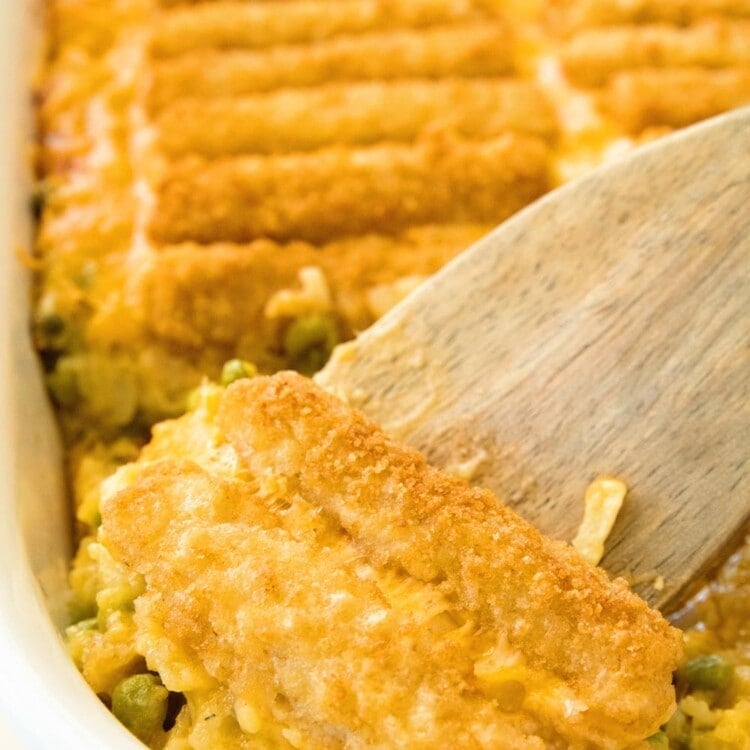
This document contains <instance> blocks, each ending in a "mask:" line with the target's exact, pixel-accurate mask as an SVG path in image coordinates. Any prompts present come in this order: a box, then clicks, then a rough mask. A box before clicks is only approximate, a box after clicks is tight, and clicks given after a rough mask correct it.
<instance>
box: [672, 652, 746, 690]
mask: <svg viewBox="0 0 750 750" xmlns="http://www.w3.org/2000/svg"><path fill="white" fill-rule="evenodd" d="M678 674H679V675H680V676H681V677H683V678H684V679H685V681H686V682H687V683H688V684H689V685H690V687H692V688H695V689H696V690H726V688H727V687H729V683H730V682H731V681H732V676H733V675H734V667H733V666H732V665H731V664H730V663H729V662H728V661H727V660H726V659H725V658H724V657H723V656H719V655H718V654H709V655H707V656H697V657H696V658H694V659H689V660H688V661H686V662H685V663H684V664H683V665H682V666H681V667H680V669H679V670H678Z"/></svg>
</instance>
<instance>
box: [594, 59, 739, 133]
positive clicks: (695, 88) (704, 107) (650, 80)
mask: <svg viewBox="0 0 750 750" xmlns="http://www.w3.org/2000/svg"><path fill="white" fill-rule="evenodd" d="M749 102H750V67H744V68H732V69H728V70H704V69H702V68H682V69H670V68H665V69H645V70H640V71H633V72H623V73H619V74H617V75H616V76H614V77H613V78H612V79H611V81H610V83H609V86H608V88H607V91H606V95H605V103H606V106H607V108H608V110H609V111H610V112H611V113H612V115H613V116H614V117H615V118H617V120H618V121H619V122H620V123H621V124H622V125H623V126H624V127H626V128H627V129H628V130H630V131H631V132H633V133H637V132H639V131H640V130H643V129H644V128H646V127H649V126H652V125H671V126H673V127H682V126H685V125H690V124H691V123H694V122H697V121H698V120H702V119H704V118H706V117H711V116H712V115H717V114H719V113H721V112H725V111H726V110H729V109H732V108H733V107H739V106H740V105H742V104H747V103H749Z"/></svg>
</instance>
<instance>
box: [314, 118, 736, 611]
mask: <svg viewBox="0 0 750 750" xmlns="http://www.w3.org/2000/svg"><path fill="white" fill-rule="evenodd" d="M319 380H320V381H321V382H322V383H323V384H325V385H327V386H330V387H333V388H334V389H337V390H338V391H339V392H340V393H343V394H344V395H346V396H347V397H348V398H349V400H350V402H351V403H352V404H353V405H355V406H359V407H360V408H362V409H364V410H365V411H366V412H367V413H368V414H370V415H371V416H372V417H374V418H375V419H376V420H378V421H380V422H381V423H382V424H383V425H384V426H385V427H386V428H387V429H389V430H391V431H392V432H394V433H396V434H398V436H399V437H401V438H404V439H406V440H407V441H408V442H410V443H411V444H413V445H415V446H417V447H419V448H420V449H422V450H424V451H425V452H426V453H427V455H428V456H429V458H430V459H431V460H432V461H433V462H434V463H436V464H438V465H444V466H445V465H454V464H457V463H461V462H466V465H471V464H472V462H474V463H475V464H476V472H475V476H474V481H476V482H477V483H478V484H481V485H484V486H487V487H490V488H491V489H493V490H495V491H497V492H498V493H499V494H500V496H501V497H503V498H505V499H506V501H508V502H509V503H510V504H511V505H512V506H514V507H515V508H516V510H517V511H518V512H519V513H520V514H521V515H523V516H525V517H526V518H527V519H529V520H530V521H532V522H533V523H534V524H536V525H537V526H538V527H539V528H540V529H542V530H543V531H544V532H545V533H547V534H549V535H551V536H553V537H557V538H561V539H565V540H570V539H572V538H573V536H574V535H575V532H576V529H577V528H578V525H579V523H580V521H581V517H582V513H583V500H582V498H583V495H584V491H585V488H586V486H587V485H588V483H589V482H590V481H591V480H592V479H593V478H594V477H596V476H597V475H599V474H609V475H614V476H616V477H619V478H621V479H622V480H624V481H625V482H626V484H627V485H628V487H629V494H628V497H627V499H626V501H625V505H624V508H623V510H622V512H621V515H620V517H619V518H618V521H617V523H616V525H615V527H614V529H613V532H612V534H611V536H610V538H609V541H608V544H607V552H606V555H605V557H604V559H603V561H602V565H603V566H604V567H605V569H607V570H608V571H609V572H610V573H612V574H618V575H619V574H629V575H630V576H632V577H633V580H634V581H635V582H636V584H635V586H634V588H636V590H637V591H638V592H639V593H640V594H641V595H643V596H644V597H645V598H646V599H648V600H649V601H650V602H651V603H652V604H654V605H655V606H658V607H660V608H662V609H663V610H665V611H668V610H669V609H670V608H671V607H674V606H675V604H676V603H677V602H678V601H679V600H680V598H681V597H683V596H685V594H686V589H687V588H688V586H689V584H691V583H692V584H693V585H694V584H695V583H696V582H699V581H701V579H702V576H704V575H705V574H706V573H707V571H709V570H710V568H711V567H712V566H713V565H715V564H716V563H717V562H718V561H720V559H721V558H722V556H724V555H727V554H729V552H731V550H732V548H733V545H735V544H736V543H737V542H738V541H739V539H740V536H741V534H742V533H743V531H744V530H745V527H746V524H747V522H748V520H749V519H750V109H745V110H740V111H736V112H733V113H730V114H728V115H725V116H722V117H719V118H716V119H714V120H712V121H709V122H707V123H704V124H702V125H699V126H696V127H693V128H690V129H688V130H685V131H682V132H681V133H679V134H677V135H674V136H670V137H668V138H665V139H663V140H660V141H659V142H657V143H655V144H653V145H650V146H647V147H644V148H642V149H639V150H637V151H636V152H634V154H633V155H632V156H631V157H629V158H626V159H623V160H622V161H619V162H617V163H615V164H612V165H611V166H606V167H603V168H601V169H599V170H598V171H596V172H594V173H592V174H591V175H589V176H587V177H586V178H584V179H582V180H580V181H578V182H575V183H572V184H569V185H567V186H565V187H563V188H561V189H559V190H557V191H555V192H554V193H551V194H550V195H548V196H547V197H545V198H544V199H542V200H540V201H539V202H537V203H536V204H534V205H532V206H530V207H529V208H527V209H526V210H524V211H522V212H521V213H519V214H517V215H516V216H515V217H513V218H512V219H511V220H509V221H507V222H506V223H505V224H503V225H502V226H500V227H499V228H498V229H497V230H495V231H494V232H493V233H491V234H490V235H488V236H487V237H485V238H484V239H482V240H481V241H480V242H478V243H477V244H476V245H474V246H473V247H472V248H471V249H469V250H468V251H467V252H465V253H464V254H463V255H461V256H460V257H459V258H457V259H456V260H455V261H453V262H452V263H451V264H449V265H448V266H447V267H446V268H445V269H444V270H442V271H441V272H440V273H438V274H437V275H436V276H435V277H434V278H432V279H431V280H430V281H429V282H428V283H426V284H424V285H423V286H422V287H421V288H419V289H418V290H417V291H416V292H415V293H414V294H412V295H411V296H410V297H409V298H408V299H406V300H405V301H404V302H402V303H401V304H400V305H398V306H397V307H396V308H394V309H393V310H392V311H391V312H390V313H389V314H388V315H386V316H385V317H384V318H383V319H381V320H380V321H379V322H378V323H376V324H375V325H374V326H373V327H372V328H370V329H369V330H367V331H365V332H364V333H363V334H361V335H360V336H359V338H357V339H356V341H354V342H352V343H351V344H348V345H344V346H343V347H340V348H339V349H338V350H337V351H336V352H335V354H334V356H333V358H332V360H331V362H330V363H329V365H328V366H327V367H326V368H325V370H324V371H323V372H322V373H321V374H320V375H319ZM662 583H663V585H661V584H662Z"/></svg>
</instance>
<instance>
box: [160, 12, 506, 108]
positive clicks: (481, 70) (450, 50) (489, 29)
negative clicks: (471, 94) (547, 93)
mask: <svg viewBox="0 0 750 750" xmlns="http://www.w3.org/2000/svg"><path fill="white" fill-rule="evenodd" d="M513 46H514V45H513V37H512V34H511V33H510V30H509V27H508V24H506V23H504V22H501V21H500V20H499V19H485V20H482V21H479V22H470V23H463V24H456V25H455V26H437V27H435V28H427V29H420V30H411V29H396V30H390V31H384V32H383V31H381V32H373V33H366V34H358V35H356V36H343V37H336V38H333V39H327V40H322V41H318V42H317V43H315V44H300V45H289V46H285V45H280V46H278V47H271V48H269V49H263V50H225V51H218V50H213V49H206V50H196V51H195V52H194V53H193V54H190V55H185V56H182V57H176V58H169V59H166V60H160V59H157V60H155V61H154V67H153V82H152V84H151V90H150V92H149V102H150V106H151V108H152V109H153V110H159V109H161V108H162V107H164V106H165V105H167V104H169V103H170V102H172V101H174V100H175V99H178V98H180V97H183V96H196V97H204V98H215V97H223V96H239V95H242V94H253V93H259V92H265V91H271V90H273V89H277V88H285V87H291V86H294V87H303V86H316V85H319V84H322V83H330V82H333V81H364V80H383V81H386V80H393V79H398V78H441V77H443V76H495V75H503V74H506V73H510V72H511V71H512V69H513V51H514V50H513Z"/></svg>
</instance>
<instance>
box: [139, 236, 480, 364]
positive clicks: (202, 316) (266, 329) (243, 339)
mask: <svg viewBox="0 0 750 750" xmlns="http://www.w3.org/2000/svg"><path fill="white" fill-rule="evenodd" d="M487 229H489V227H487V226H482V225H476V226H475V225H467V226H451V225H441V226H435V227H423V228H417V229H414V230H411V231H409V232H407V233H406V234H404V235H402V236H400V237H397V238H390V237H384V236H380V235H369V236H365V237H357V238H353V239H349V240H341V241H338V242H333V243H330V244H328V245H324V246H317V247H316V246H312V245H308V244H305V243H302V242H293V243H289V244H287V245H278V244H276V243H274V242H270V241H268V240H258V241H256V242H254V243H252V244H250V245H209V246H196V245H182V246H175V247H170V248H166V249H164V250H163V251H161V252H160V253H159V254H158V255H157V256H155V257H154V258H153V260H152V261H151V263H150V264H149V265H148V267H147V268H146V269H144V271H143V274H142V276H140V278H138V279H137V283H136V287H135V291H134V295H133V300H134V309H135V314H136V316H137V317H138V319H139V320H140V321H141V323H142V325H143V326H144V328H145V329H146V331H147V333H148V335H149V337H154V338H156V339H159V340H162V341H165V342H167V343H168V344H169V345H170V346H178V347H180V348H181V349H182V350H183V351H184V350H185V349H199V348H205V347H217V346H218V347H223V348H224V349H225V350H226V351H227V355H228V356H232V355H236V356H242V357H244V358H245V359H250V360H252V361H254V362H255V363H256V364H257V365H259V366H261V367H264V368H265V367H267V366H268V364H270V363H273V362H277V361H278V357H277V356H275V355H274V350H276V349H277V348H278V323H277V322H276V321H273V320H269V319H268V318H267V317H266V316H265V315H264V307H265V305H266V303H267V302H268V300H269V298H270V297H271V296H272V295H273V294H274V293H275V292H277V291H279V290H280V289H282V288H289V287H292V288H293V287H295V286H296V285H297V273H298V272H299V270H300V269H301V268H303V267H304V266H318V267H319V268H321V269H322V270H323V272H324V274H325V277H326V280H327V281H328V283H329V286H330V288H331V293H332V298H333V303H334V306H335V307H334V309H335V310H336V313H337V317H338V318H339V323H340V327H341V333H342V334H343V335H345V336H347V337H348V336H350V335H351V334H352V333H354V332H356V331H359V330H362V329H364V328H365V327H366V326H368V325H369V324H370V323H372V322H373V314H372V311H371V310H370V308H369V306H368V303H367V298H366V295H367V292H368V289H370V288H371V287H372V286H373V285H376V284H383V283H389V282H393V281H395V280H397V279H399V278H402V277H405V276H409V275H412V274H424V275H428V274H431V273H434V272H435V271H437V270H438V269H439V268H440V267H441V266H442V265H443V264H444V263H446V262H447V261H448V260H449V259H450V258H452V257H454V256H455V255H456V254H458V253H459V252H460V251H461V250H463V249H465V248H466V247H468V246H469V245H470V244H471V243H472V242H474V241H475V240H477V239H478V238H479V237H480V236H481V235H482V234H483V233H484V232H485V231H486V230H487Z"/></svg>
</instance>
